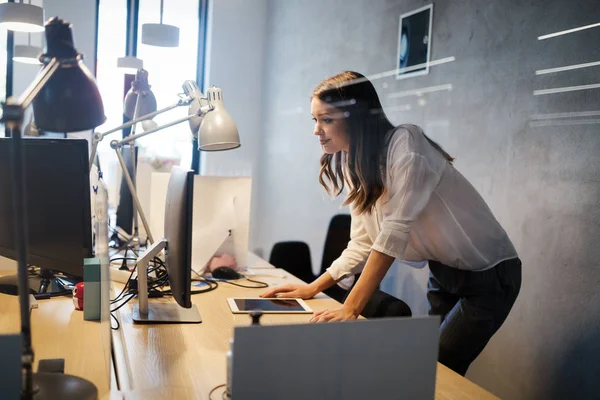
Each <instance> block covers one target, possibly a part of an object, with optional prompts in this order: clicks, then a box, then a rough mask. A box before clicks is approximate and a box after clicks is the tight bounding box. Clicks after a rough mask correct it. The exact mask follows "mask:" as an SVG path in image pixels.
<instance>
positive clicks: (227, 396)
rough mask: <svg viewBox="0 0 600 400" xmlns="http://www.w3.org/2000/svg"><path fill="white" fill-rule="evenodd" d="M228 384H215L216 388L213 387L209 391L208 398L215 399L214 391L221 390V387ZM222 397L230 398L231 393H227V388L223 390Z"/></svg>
mask: <svg viewBox="0 0 600 400" xmlns="http://www.w3.org/2000/svg"><path fill="white" fill-rule="evenodd" d="M226 386H227V384H226V383H222V384H220V385H218V386H215V387H214V388H212V389H211V391H210V392H209V393H208V400H213V398H212V395H213V393H214V392H216V391H217V390H219V389H220V388H224V387H226ZM222 398H223V399H229V398H230V397H229V395H228V394H227V390H225V391H224V392H223V395H222Z"/></svg>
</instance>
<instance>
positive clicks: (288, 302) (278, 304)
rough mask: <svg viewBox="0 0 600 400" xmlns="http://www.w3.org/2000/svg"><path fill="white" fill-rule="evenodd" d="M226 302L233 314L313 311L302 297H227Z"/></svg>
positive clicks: (303, 312) (306, 312)
mask: <svg viewBox="0 0 600 400" xmlns="http://www.w3.org/2000/svg"><path fill="white" fill-rule="evenodd" d="M227 303H228V304H229V308H231V312H233V313H234V314H244V313H246V314H247V313H249V312H251V311H256V310H259V311H262V312H263V313H265V314H271V313H285V314H290V313H293V314H312V312H313V311H312V310H311V309H310V307H309V306H308V305H307V304H306V303H305V302H304V300H302V299H282V298H269V299H264V298H233V299H232V298H229V299H227Z"/></svg>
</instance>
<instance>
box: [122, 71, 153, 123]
mask: <svg viewBox="0 0 600 400" xmlns="http://www.w3.org/2000/svg"><path fill="white" fill-rule="evenodd" d="M136 104H137V107H138V112H137V115H136V117H137V118H139V117H141V116H143V115H147V114H150V113H153V112H155V111H156V109H157V106H156V97H154V93H152V90H150V84H149V83H148V71H146V70H145V69H139V70H138V71H137V73H136V75H135V80H134V81H133V82H131V88H130V89H129V91H128V92H127V95H126V96H125V102H124V104H123V114H124V115H125V116H126V117H127V118H129V119H134V118H133V117H134V114H135V107H136Z"/></svg>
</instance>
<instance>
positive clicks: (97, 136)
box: [90, 96, 193, 169]
mask: <svg viewBox="0 0 600 400" xmlns="http://www.w3.org/2000/svg"><path fill="white" fill-rule="evenodd" d="M192 100H193V98H192V97H190V96H187V97H184V98H183V99H180V100H179V101H178V102H177V103H175V104H171V105H170V106H167V107H165V108H163V109H160V110H158V111H154V112H152V113H150V114H146V115H142V116H141V117H139V118H136V119H132V120H131V121H128V122H126V123H124V124H123V125H119V126H117V127H116V128H113V129H111V130H109V131H106V132H94V133H93V134H92V150H91V153H90V169H91V168H92V164H94V159H95V158H96V152H97V150H98V143H100V142H101V141H102V139H104V138H105V137H106V136H108V135H110V134H111V133H115V132H117V131H120V130H122V129H125V128H129V127H130V126H132V125H135V124H137V123H138V122H142V121H145V120H147V119H152V118H154V117H156V116H157V115H159V114H162V113H165V112H167V111H170V110H172V109H174V108H177V107H181V106H185V105H188V104H189V103H190V102H192Z"/></svg>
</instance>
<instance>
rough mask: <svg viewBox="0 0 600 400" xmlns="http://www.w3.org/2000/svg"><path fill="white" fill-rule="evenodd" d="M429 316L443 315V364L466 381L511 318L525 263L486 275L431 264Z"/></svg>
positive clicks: (498, 267) (506, 265) (511, 262)
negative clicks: (462, 376)
mask: <svg viewBox="0 0 600 400" xmlns="http://www.w3.org/2000/svg"><path fill="white" fill-rule="evenodd" d="M429 270H430V272H429V281H428V282H427V300H429V305H430V310H429V314H430V315H440V316H441V318H442V325H441V328H440V348H439V357H438V359H439V362H440V363H442V364H444V365H445V366H447V367H448V368H450V369H452V370H454V371H455V372H457V373H458V374H460V375H464V374H465V373H466V372H467V369H468V368H469V365H470V364H471V363H472V362H473V361H474V360H475V358H477V356H478V355H479V353H481V352H482V351H483V349H484V347H485V346H486V344H487V343H488V341H489V340H490V339H491V337H492V336H493V335H494V333H496V331H497V330H498V329H499V328H500V327H501V326H502V324H503V323H504V320H505V319H506V317H507V316H508V313H509V312H510V310H511V308H512V306H513V304H514V303H515V300H516V298H517V295H518V294H519V289H520V288H521V260H519V259H518V258H514V259H511V260H507V261H503V262H501V263H500V264H498V265H496V266H495V267H494V268H490V269H488V270H485V271H480V272H476V271H463V270H459V269H456V268H452V267H449V266H447V265H444V264H441V263H439V262H437V261H429Z"/></svg>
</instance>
